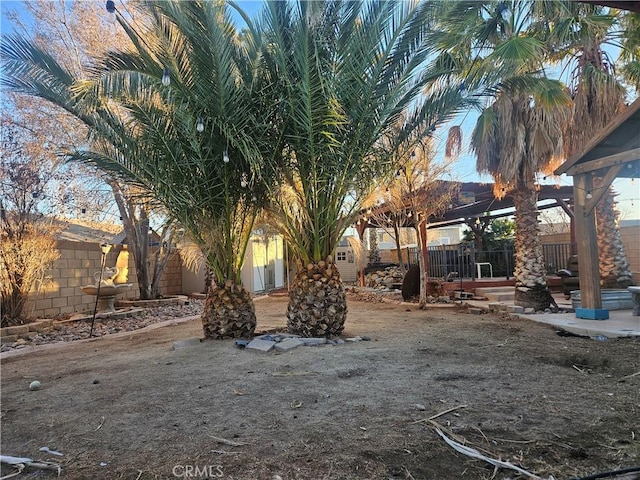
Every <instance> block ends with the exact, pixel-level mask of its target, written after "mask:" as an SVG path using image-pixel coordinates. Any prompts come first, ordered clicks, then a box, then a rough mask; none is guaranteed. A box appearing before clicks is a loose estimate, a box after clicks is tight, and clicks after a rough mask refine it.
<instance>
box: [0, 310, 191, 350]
mask: <svg viewBox="0 0 640 480" xmlns="http://www.w3.org/2000/svg"><path fill="white" fill-rule="evenodd" d="M201 318H202V317H201V316H200V315H191V316H189V317H179V318H170V319H168V320H164V321H162V322H158V323H153V324H151V325H147V326H146V327H143V328H139V329H137V330H130V331H123V332H118V333H109V334H107V335H101V336H100V337H93V338H82V339H80V340H72V341H69V342H56V343H44V344H42V345H29V346H26V347H24V348H20V349H17V350H16V349H13V350H9V351H7V352H1V353H0V360H5V359H7V358H11V357H18V356H21V355H26V354H29V353H38V352H43V351H45V352H46V351H51V350H57V349H59V348H65V347H69V346H73V345H78V344H80V343H87V342H97V341H99V340H104V339H107V338H109V339H112V338H115V339H118V338H121V337H130V336H131V335H136V334H138V333H145V332H149V331H151V330H155V329H156V328H162V327H169V326H174V325H178V324H180V323H186V322H191V321H193V320H201Z"/></svg>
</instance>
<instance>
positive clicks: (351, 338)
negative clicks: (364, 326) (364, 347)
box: [345, 337, 362, 342]
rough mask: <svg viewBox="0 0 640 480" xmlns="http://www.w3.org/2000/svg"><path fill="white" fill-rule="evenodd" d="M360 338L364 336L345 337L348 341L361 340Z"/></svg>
mask: <svg viewBox="0 0 640 480" xmlns="http://www.w3.org/2000/svg"><path fill="white" fill-rule="evenodd" d="M360 340H362V337H350V338H345V341H346V342H359V341H360Z"/></svg>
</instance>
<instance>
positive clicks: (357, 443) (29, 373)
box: [1, 297, 640, 480]
mask: <svg viewBox="0 0 640 480" xmlns="http://www.w3.org/2000/svg"><path fill="white" fill-rule="evenodd" d="M286 302H287V299H286V298H284V297H279V298H265V299H260V300H257V301H256V309H257V316H258V321H259V330H262V331H268V330H274V329H280V330H283V329H284V326H285V315H284V314H285V310H286ZM356 335H367V336H370V337H371V341H361V342H357V343H347V344H344V345H338V346H322V347H300V348H297V349H295V350H293V351H291V352H288V353H284V354H274V353H266V354H264V353H259V352H254V351H246V350H241V349H239V348H237V347H236V346H235V344H234V342H233V341H231V340H228V341H205V342H202V343H199V344H196V345H194V346H191V347H187V348H181V349H178V350H174V349H173V348H172V346H173V342H174V341H176V340H181V339H188V338H195V337H199V336H202V329H201V325H200V322H199V320H197V319H194V320H191V321H188V322H185V323H181V324H175V322H171V323H170V324H169V325H167V326H164V327H162V328H156V329H153V330H149V331H142V332H136V333H131V334H129V333H127V334H121V335H120V336H113V335H109V336H105V337H102V338H100V339H95V340H90V341H81V342H72V343H70V344H65V345H62V346H56V347H54V348H46V347H36V348H35V349H31V350H30V351H29V352H28V353H26V354H22V355H15V356H8V357H7V356H6V355H4V356H3V359H2V406H1V416H2V418H1V420H2V427H1V432H2V442H1V445H2V454H3V455H13V456H21V457H22V456H25V457H31V458H36V459H49V460H52V461H55V462H58V463H60V465H61V467H62V473H61V475H60V478H63V479H109V480H114V479H130V480H150V479H175V478H225V479H247V480H248V479H252V480H253V479H267V480H274V479H275V480H277V479H282V480H290V479H345V480H346V479H387V478H401V479H402V478H404V479H415V480H418V479H460V478H462V479H490V478H495V479H507V478H510V479H515V478H525V476H523V475H522V474H518V473H517V472H515V471H512V470H507V469H500V470H499V471H497V472H496V471H494V467H493V466H491V465H490V464H489V463H487V462H485V461H482V460H478V459H473V458H471V457H468V456H465V455H462V454H461V453H458V452H456V451H455V450H454V449H453V448H452V447H450V446H449V445H447V444H446V443H445V442H444V440H443V439H442V438H441V437H440V436H439V435H438V433H437V432H436V427H437V426H438V425H439V426H440V427H441V428H442V431H443V432H444V433H445V434H446V435H448V436H449V437H450V438H454V439H457V440H458V441H459V442H462V443H466V444H467V445H469V446H470V447H472V448H475V449H477V450H479V451H481V452H482V453H483V454H485V455H487V456H489V457H492V458H499V459H501V460H503V461H508V462H511V463H513V464H514V465H517V466H519V467H521V468H523V469H525V470H527V471H529V472H532V473H534V474H537V475H539V476H540V477H542V478H545V479H547V478H549V477H550V476H553V477H554V478H555V479H556V480H567V479H570V478H576V477H582V476H587V475H590V474H594V473H596V472H603V471H610V470H617V469H622V468H628V467H633V466H637V465H640V396H639V392H640V375H636V376H630V375H632V374H634V373H636V372H638V371H639V370H640V340H638V339H634V338H626V339H616V340H607V341H598V340H593V339H588V338H578V337H571V336H561V335H559V334H558V332H556V330H554V329H553V328H552V327H549V326H546V325H542V324H537V323H535V322H531V321H528V320H518V319H516V320H514V319H506V318H499V317H497V316H493V315H489V314H485V315H471V314H469V313H466V312H465V311H462V310H459V309H458V308H455V307H453V308H451V307H450V308H432V309H429V310H419V309H418V308H417V307H416V306H413V305H407V304H391V303H367V302H362V301H357V300H354V299H353V298H350V299H349V314H348V320H347V324H346V331H345V335H344V336H345V337H347V336H356ZM624 377H627V378H624ZM33 380H39V381H40V382H41V384H42V388H41V389H40V390H37V391H31V390H29V384H30V382H32V381H33ZM446 411H448V413H444V414H442V415H438V414H441V413H442V412H446ZM430 417H435V418H434V420H433V422H437V424H436V423H433V422H431V421H429V420H428V419H429V418H430ZM41 447H48V448H50V449H52V450H57V451H59V452H61V453H63V454H64V456H60V457H58V456H52V455H50V454H47V453H46V452H41V451H39V450H40V448H41ZM12 471H14V470H13V469H11V468H8V467H6V466H3V467H2V474H3V475H6V474H8V473H10V472H12ZM32 476H33V477H32ZM18 478H39V479H49V478H57V475H56V474H55V473H52V472H47V471H43V470H37V469H33V468H27V469H25V471H24V472H23V473H22V474H21V475H20V476H19V477H18Z"/></svg>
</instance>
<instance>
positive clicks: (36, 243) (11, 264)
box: [0, 220, 60, 327]
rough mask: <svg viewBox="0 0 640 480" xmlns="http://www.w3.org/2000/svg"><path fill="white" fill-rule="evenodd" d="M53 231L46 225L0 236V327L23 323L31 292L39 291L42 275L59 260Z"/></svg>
mask: <svg viewBox="0 0 640 480" xmlns="http://www.w3.org/2000/svg"><path fill="white" fill-rule="evenodd" d="M55 231H56V229H55V227H53V226H52V225H51V223H49V222H47V221H43V220H41V221H36V222H34V223H29V224H26V225H22V228H21V229H20V230H18V231H17V232H16V231H8V230H7V229H4V228H3V229H2V231H1V232H0V235H1V237H0V296H1V302H2V303H1V306H0V308H1V312H2V326H3V327H5V326H9V325H19V324H22V323H26V320H27V318H26V312H25V307H26V303H27V298H28V295H29V292H30V291H31V290H35V291H39V290H41V289H42V287H43V286H44V284H45V279H46V273H47V270H48V269H49V268H51V266H52V265H53V262H55V261H56V260H57V259H58V258H59V257H60V253H59V252H58V250H57V249H56V245H55V236H54V233H55Z"/></svg>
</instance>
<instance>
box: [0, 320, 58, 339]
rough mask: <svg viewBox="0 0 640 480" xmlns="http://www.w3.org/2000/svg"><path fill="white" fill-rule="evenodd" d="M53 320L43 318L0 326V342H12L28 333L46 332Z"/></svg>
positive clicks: (51, 325)
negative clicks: (10, 325)
mask: <svg viewBox="0 0 640 480" xmlns="http://www.w3.org/2000/svg"><path fill="white" fill-rule="evenodd" d="M53 324H54V320H53V319H50V318H45V319H41V320H36V321H35V322H31V323H27V324H25V325H14V326H12V327H2V328H0V344H5V343H14V342H15V341H16V340H18V338H20V337H22V336H23V335H29V334H30V333H48V332H50V331H51V328H52V327H53Z"/></svg>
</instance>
